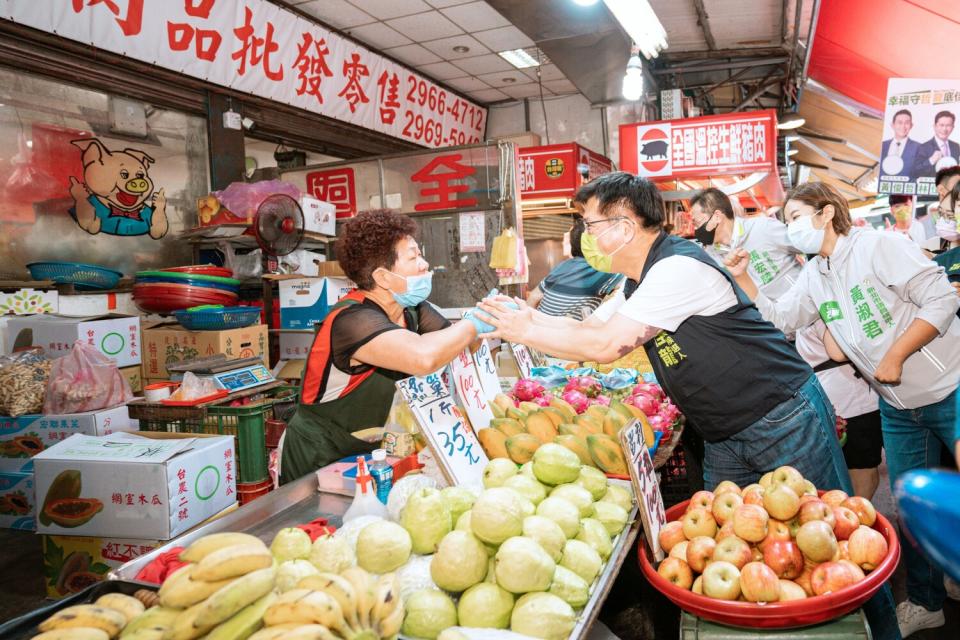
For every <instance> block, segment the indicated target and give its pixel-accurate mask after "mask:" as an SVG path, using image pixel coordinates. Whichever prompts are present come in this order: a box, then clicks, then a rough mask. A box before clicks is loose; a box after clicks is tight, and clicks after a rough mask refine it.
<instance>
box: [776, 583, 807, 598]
mask: <svg viewBox="0 0 960 640" xmlns="http://www.w3.org/2000/svg"><path fill="white" fill-rule="evenodd" d="M806 597H807V592H806V591H804V590H803V587H801V586H800V585H798V584H797V583H796V582H793V581H792V580H780V600H779V602H787V601H789V600H804V599H806Z"/></svg>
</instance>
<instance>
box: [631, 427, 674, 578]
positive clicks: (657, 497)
mask: <svg viewBox="0 0 960 640" xmlns="http://www.w3.org/2000/svg"><path fill="white" fill-rule="evenodd" d="M620 446H622V447H623V452H624V453H625V454H626V458H627V468H628V469H629V471H630V481H631V482H632V483H633V493H634V494H635V495H636V497H637V504H638V505H639V510H640V520H641V521H642V522H643V531H644V534H645V535H646V538H647V544H649V545H650V550H651V551H653V557H654V559H655V560H656V561H658V562H659V561H660V560H663V556H664V553H663V548H661V546H660V529H661V528H663V526H664V525H665V524H666V523H667V516H666V513H665V512H664V509H663V495H662V494H661V493H660V483H659V482H658V481H657V472H656V470H655V469H654V467H653V459H652V458H651V457H650V450H649V449H647V445H646V442H645V441H644V438H643V425H642V424H641V423H640V421H639V420H634V421H633V422H631V423H630V424H628V425H627V426H626V427H624V428H623V429H621V430H620Z"/></svg>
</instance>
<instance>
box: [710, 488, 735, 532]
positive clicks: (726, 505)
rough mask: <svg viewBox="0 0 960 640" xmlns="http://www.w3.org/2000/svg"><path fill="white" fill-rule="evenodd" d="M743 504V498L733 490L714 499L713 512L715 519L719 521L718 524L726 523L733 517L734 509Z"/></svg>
mask: <svg viewBox="0 0 960 640" xmlns="http://www.w3.org/2000/svg"><path fill="white" fill-rule="evenodd" d="M742 504H743V498H741V497H740V496H739V495H738V494H736V493H734V492H732V491H727V492H726V493H721V494H720V495H718V496H716V497H715V498H714V499H713V509H712V510H711V513H712V514H713V518H714V520H716V521H717V524H719V525H721V526H722V525H724V524H726V522H727V520H729V519H730V518H732V517H733V512H734V510H735V509H736V508H737V507H739V506H740V505H742Z"/></svg>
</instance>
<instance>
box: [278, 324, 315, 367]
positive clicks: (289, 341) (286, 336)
mask: <svg viewBox="0 0 960 640" xmlns="http://www.w3.org/2000/svg"><path fill="white" fill-rule="evenodd" d="M279 335H280V360H306V359H307V356H308V355H310V347H312V346H313V338H314V336H315V335H316V331H314V330H313V329H304V330H300V329H281V330H280V331H279Z"/></svg>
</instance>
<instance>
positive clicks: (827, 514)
mask: <svg viewBox="0 0 960 640" xmlns="http://www.w3.org/2000/svg"><path fill="white" fill-rule="evenodd" d="M814 520H823V521H824V522H826V523H827V524H828V525H830V528H831V529H833V527H834V525H836V524H837V519H836V518H835V517H834V515H833V508H831V507H830V505H828V504H827V503H825V502H823V501H822V500H816V501H814V502H808V503H806V504H805V505H803V506H802V507H800V525H801V526H803V525H805V524H807V523H808V522H813V521H814Z"/></svg>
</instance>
